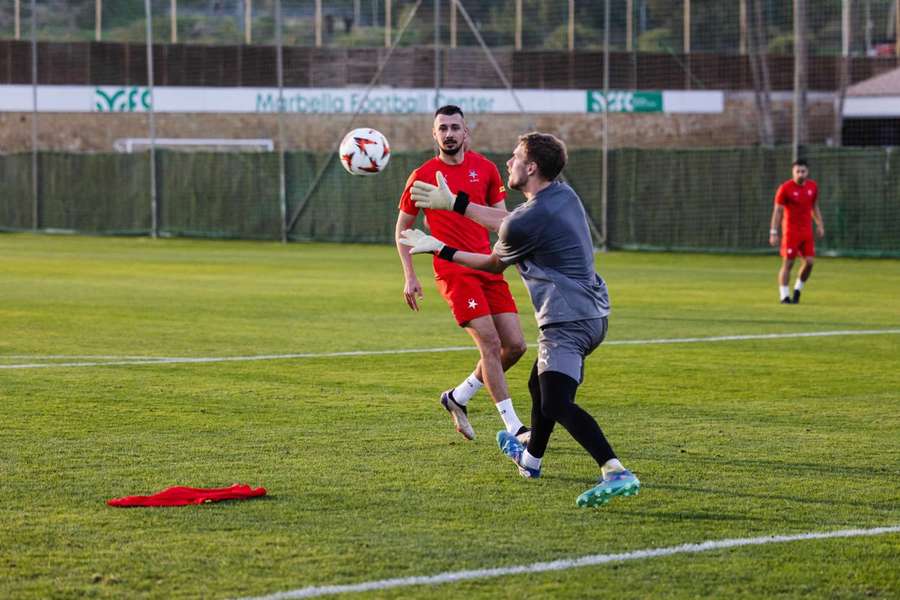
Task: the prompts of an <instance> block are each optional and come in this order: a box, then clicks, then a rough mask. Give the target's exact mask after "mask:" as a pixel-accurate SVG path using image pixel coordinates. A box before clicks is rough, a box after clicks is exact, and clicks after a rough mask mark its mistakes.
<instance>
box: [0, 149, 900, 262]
mask: <svg viewBox="0 0 900 600" xmlns="http://www.w3.org/2000/svg"><path fill="white" fill-rule="evenodd" d="M805 155H806V157H807V158H808V160H809V162H810V166H811V171H812V177H813V178H814V179H815V180H816V181H817V182H818V183H819V189H820V206H821V210H822V214H823V217H824V219H825V223H826V231H827V235H826V237H825V239H823V240H820V241H818V242H817V249H818V250H819V252H820V253H823V254H836V255H845V256H894V257H897V256H900V152H897V151H893V150H892V149H848V148H824V147H823V148H818V147H817V148H810V149H808V150H807V152H806V154H805ZM157 156H158V160H157V161H156V168H157V171H156V189H157V206H158V213H157V214H158V233H159V234H160V235H162V236H198V237H223V238H242V239H260V240H278V239H281V236H282V223H283V216H282V206H281V201H280V198H281V186H280V177H279V171H280V169H279V167H280V165H279V157H278V155H277V154H275V153H234V152H223V153H214V152H196V153H189V152H176V151H170V150H159V151H158V154H157ZM429 156H430V154H429V153H428V152H409V153H396V154H394V155H393V157H392V159H391V163H390V165H389V167H388V169H387V171H385V172H384V173H382V174H381V175H378V176H376V177H366V178H364V177H352V176H350V175H348V174H347V173H345V172H344V171H343V169H342V168H341V166H340V164H339V163H338V161H336V160H329V158H330V157H329V156H328V155H325V154H322V153H312V152H290V153H287V154H286V155H285V169H284V173H285V186H284V189H285V198H286V206H285V213H286V214H285V216H286V218H287V219H288V220H290V219H291V217H293V216H294V215H296V219H295V223H294V226H293V227H292V228H291V229H290V231H289V232H288V236H287V237H288V239H289V240H294V241H301V240H303V241H305V240H309V241H329V242H358V243H391V242H392V239H393V229H394V222H395V221H396V216H397V201H398V198H399V195H400V192H401V191H402V189H403V185H404V183H405V182H406V179H407V177H408V175H409V173H410V172H411V171H412V170H413V169H414V168H415V167H417V166H418V165H419V164H421V163H422V162H423V161H424V160H426V159H427V158H428V157H429ZM488 157H489V158H490V159H491V160H493V161H494V162H495V163H496V164H497V166H498V167H499V168H500V170H501V173H505V162H506V160H507V158H508V156H507V155H505V154H504V155H500V154H490V155H488ZM790 162H791V160H790V149H788V148H774V149H766V148H740V149H715V150H712V149H710V150H636V149H619V150H613V151H611V152H610V154H609V179H608V201H607V209H606V211H605V212H604V210H603V206H602V196H603V193H602V190H603V178H602V175H601V173H602V170H601V169H602V153H601V152H600V151H599V150H592V149H583V150H573V151H572V152H571V153H570V160H569V165H568V166H567V168H566V171H565V173H564V174H565V177H566V179H567V181H568V182H569V183H570V184H571V185H572V186H573V187H574V188H575V190H576V191H577V192H578V193H579V195H580V196H581V198H582V200H583V201H584V203H585V207H586V209H587V212H588V215H589V216H590V217H591V219H592V221H593V222H594V224H595V226H596V229H597V231H602V224H603V221H604V219H605V220H606V229H607V232H608V240H607V242H608V246H609V247H610V248H613V249H647V250H672V251H711V252H745V253H752V252H773V251H774V250H773V249H772V248H769V246H768V245H767V241H768V229H769V219H770V217H771V213H772V197H773V195H774V192H775V189H776V188H777V187H778V184H779V183H781V182H782V181H784V180H785V179H787V178H788V177H789V176H790ZM37 164H38V173H39V177H38V186H37V187H38V189H37V198H36V202H35V194H34V192H33V189H32V177H31V168H32V166H31V165H32V157H31V154H11V155H0V178H2V189H0V229H2V230H5V231H28V230H35V229H36V230H39V231H71V232H75V233H85V234H134V235H148V234H149V233H150V232H151V228H152V217H151V192H150V187H151V186H150V182H151V179H150V169H149V160H148V158H147V154H146V153H144V154H77V153H60V152H41V153H39V154H38V160H37ZM320 173H321V176H320ZM521 201H522V197H521V196H520V195H519V194H518V193H516V192H512V193H511V196H510V202H509V204H510V205H511V206H514V205H516V204H518V203H519V202H521ZM35 207H36V208H37V210H35ZM35 215H36V216H37V220H36V221H35Z"/></svg>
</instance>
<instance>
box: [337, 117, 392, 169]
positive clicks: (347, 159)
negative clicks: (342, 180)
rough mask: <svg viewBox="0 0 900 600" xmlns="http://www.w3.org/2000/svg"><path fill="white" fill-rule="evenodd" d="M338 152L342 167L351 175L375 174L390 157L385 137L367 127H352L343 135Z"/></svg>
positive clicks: (383, 167) (385, 165) (385, 164)
mask: <svg viewBox="0 0 900 600" xmlns="http://www.w3.org/2000/svg"><path fill="white" fill-rule="evenodd" d="M338 154H339V156H340V159H341V164H342V165H343V166H344V169H346V170H347V172H348V173H350V174H351V175H377V174H378V173H381V172H382V171H383V170H384V169H385V167H387V164H388V161H389V160H390V159H391V149H390V147H389V146H388V141H387V138H385V137H384V136H383V135H382V134H381V132H379V131H376V130H374V129H369V128H368V127H362V128H360V129H354V130H353V131H351V132H350V133H348V134H347V135H345V136H344V139H343V140H341V147H340V150H339V151H338Z"/></svg>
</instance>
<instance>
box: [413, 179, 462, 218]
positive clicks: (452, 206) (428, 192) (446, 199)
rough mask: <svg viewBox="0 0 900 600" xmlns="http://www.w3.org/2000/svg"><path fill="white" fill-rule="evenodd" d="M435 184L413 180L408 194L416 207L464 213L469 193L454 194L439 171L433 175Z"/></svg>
mask: <svg viewBox="0 0 900 600" xmlns="http://www.w3.org/2000/svg"><path fill="white" fill-rule="evenodd" d="M435 180H436V181H437V185H431V184H430V183H425V182H424V181H414V182H413V184H412V189H411V190H410V196H411V197H412V199H413V202H415V203H416V207H417V208H432V209H436V210H452V211H455V212H458V213H459V214H461V215H464V214H466V207H467V206H469V195H468V194H466V193H465V192H460V193H458V194H454V193H453V192H451V191H450V187H449V186H448V185H447V180H446V179H444V174H443V173H441V172H440V171H438V172H437V174H436V175H435Z"/></svg>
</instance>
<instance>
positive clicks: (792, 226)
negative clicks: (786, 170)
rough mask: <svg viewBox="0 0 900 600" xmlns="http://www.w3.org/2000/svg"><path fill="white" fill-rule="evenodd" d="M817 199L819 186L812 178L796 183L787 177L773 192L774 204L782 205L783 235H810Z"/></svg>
mask: <svg viewBox="0 0 900 600" xmlns="http://www.w3.org/2000/svg"><path fill="white" fill-rule="evenodd" d="M818 199H819V186H817V185H816V182H815V181H813V180H812V179H807V180H806V181H804V182H803V185H797V184H796V183H794V180H793V179H788V180H787V181H785V182H784V183H782V184H781V185H780V186H779V187H778V191H777V192H775V204H780V205H781V206H783V207H784V219H783V220H782V228H783V231H784V235H785V236H787V235H788V233H791V234H793V235H804V236H805V235H807V234H808V235H809V236H810V237H812V211H813V207H815V205H816V201H817V200H818Z"/></svg>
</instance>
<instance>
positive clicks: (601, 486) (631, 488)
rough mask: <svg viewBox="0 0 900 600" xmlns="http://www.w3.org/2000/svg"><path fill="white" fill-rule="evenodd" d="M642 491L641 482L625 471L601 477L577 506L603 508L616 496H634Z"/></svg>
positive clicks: (580, 499)
mask: <svg viewBox="0 0 900 600" xmlns="http://www.w3.org/2000/svg"><path fill="white" fill-rule="evenodd" d="M640 489H641V482H640V481H638V478H637V477H635V476H634V474H633V473H632V472H631V471H629V470H628V469H625V470H624V471H614V472H612V473H608V474H606V475H604V476H603V477H601V478H600V479H599V480H598V482H597V485H595V486H594V487H592V488H591V489H589V490H588V491H586V492H585V493H583V494H581V495H580V496H578V498H577V499H576V500H575V506H603V505H604V504H606V503H607V502H609V501H610V500H612V499H613V498H615V497H616V496H634V495H635V494H637V493H638V491H640Z"/></svg>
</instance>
